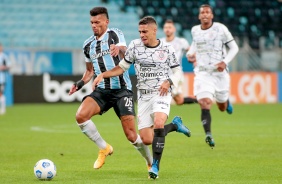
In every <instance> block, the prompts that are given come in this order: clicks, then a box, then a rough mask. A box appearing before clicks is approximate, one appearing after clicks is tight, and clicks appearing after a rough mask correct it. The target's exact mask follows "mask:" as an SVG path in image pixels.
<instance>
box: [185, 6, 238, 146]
mask: <svg viewBox="0 0 282 184" xmlns="http://www.w3.org/2000/svg"><path fill="white" fill-rule="evenodd" d="M199 20H200V22H201V24H200V25H197V26H194V27H193V28H192V37H193V42H192V45H191V47H190V50H189V51H188V53H187V57H188V61H189V62H191V63H193V64H194V66H195V68H194V73H195V78H194V95H195V96H196V97H197V100H198V103H199V105H200V107H201V110H202V113H201V121H202V124H203V127H204V131H205V133H206V138H205V141H206V143H207V144H208V145H209V146H210V147H211V148H213V147H214V146H215V142H214V139H213V137H212V134H211V114H210V109H211V106H212V104H213V99H214V98H215V100H216V103H217V106H218V108H219V110H220V111H225V110H226V111H227V113H228V114H232V112H233V107H232V105H231V103H230V101H229V88H230V75H229V71H228V63H229V62H231V60H232V59H233V58H234V57H235V55H236V54H237V53H238V50H239V49H238V46H237V44H236V42H235V40H234V38H233V36H232V35H231V33H230V32H229V30H228V29H227V27H226V26H225V25H223V24H221V23H218V22H213V12H212V8H211V6H209V5H207V4H204V5H202V6H201V7H200V8H199ZM226 46H227V47H228V48H229V51H228V52H227V51H226Z"/></svg>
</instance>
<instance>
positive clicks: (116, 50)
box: [110, 44, 126, 58]
mask: <svg viewBox="0 0 282 184" xmlns="http://www.w3.org/2000/svg"><path fill="white" fill-rule="evenodd" d="M125 51H126V46H119V45H118V44H117V45H115V44H111V45H110V52H111V56H114V57H116V56H118V55H119V56H120V58H124V54H125Z"/></svg>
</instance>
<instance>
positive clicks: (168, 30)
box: [164, 23, 175, 37]
mask: <svg viewBox="0 0 282 184" xmlns="http://www.w3.org/2000/svg"><path fill="white" fill-rule="evenodd" d="M164 33H165V35H166V37H170V36H172V35H174V33H175V27H174V25H173V24H172V23H165V25H164Z"/></svg>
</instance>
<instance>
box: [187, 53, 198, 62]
mask: <svg viewBox="0 0 282 184" xmlns="http://www.w3.org/2000/svg"><path fill="white" fill-rule="evenodd" d="M187 59H188V61H189V62H190V63H194V62H196V52H195V53H194V54H188V56H187Z"/></svg>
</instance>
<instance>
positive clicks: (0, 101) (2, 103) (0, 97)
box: [0, 84, 6, 115]
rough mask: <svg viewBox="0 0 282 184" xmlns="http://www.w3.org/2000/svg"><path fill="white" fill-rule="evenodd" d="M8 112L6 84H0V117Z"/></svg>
mask: <svg viewBox="0 0 282 184" xmlns="http://www.w3.org/2000/svg"><path fill="white" fill-rule="evenodd" d="M5 112H6V98H5V95H4V84H0V115H1V114H5Z"/></svg>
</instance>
